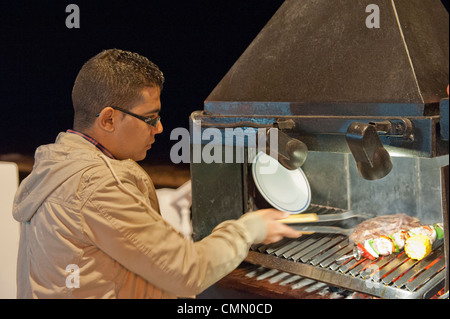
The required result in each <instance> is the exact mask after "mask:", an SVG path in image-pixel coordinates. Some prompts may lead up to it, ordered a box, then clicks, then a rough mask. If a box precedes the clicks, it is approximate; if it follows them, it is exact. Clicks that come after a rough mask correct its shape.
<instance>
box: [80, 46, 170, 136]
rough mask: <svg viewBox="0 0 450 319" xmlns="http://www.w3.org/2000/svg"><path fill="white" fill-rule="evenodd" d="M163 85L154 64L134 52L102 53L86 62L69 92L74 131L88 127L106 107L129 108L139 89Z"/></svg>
mask: <svg viewBox="0 0 450 319" xmlns="http://www.w3.org/2000/svg"><path fill="white" fill-rule="evenodd" d="M163 84H164V75H163V73H162V72H161V70H160V69H159V68H158V66H157V65H156V64H154V63H153V62H151V61H150V60H149V59H147V58H146V57H144V56H141V55H139V54H137V53H134V52H129V51H123V50H118V49H110V50H104V51H102V52H100V53H99V54H97V55H96V56H94V57H92V58H91V59H89V61H87V62H86V63H85V64H84V65H83V67H82V68H81V70H80V72H79V73H78V76H77V78H76V79H75V84H74V86H73V89H72V103H73V108H74V129H78V130H82V129H86V128H89V127H90V126H91V125H92V124H93V122H94V120H95V115H96V114H98V113H99V112H101V110H102V109H103V108H105V107H107V106H118V107H122V108H124V109H131V108H133V107H134V106H135V104H136V103H137V101H138V100H139V99H140V98H141V94H142V89H144V88H146V87H159V88H160V89H161V90H162V88H163Z"/></svg>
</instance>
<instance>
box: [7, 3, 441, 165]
mask: <svg viewBox="0 0 450 319" xmlns="http://www.w3.org/2000/svg"><path fill="white" fill-rule="evenodd" d="M299 1H300V0H299ZM443 1H444V2H445V3H446V6H447V7H448V2H449V1H448V0H443ZM70 3H75V4H77V5H78V7H79V9H80V28H79V29H68V28H67V27H66V24H65V20H66V17H67V16H68V15H69V13H66V7H67V5H69V4H70ZM282 3H283V0H133V1H123V0H120V1H119V0H109V1H106V0H91V1H86V0H83V1H82V0H72V1H62V0H53V1H49V0H45V1H41V0H34V1H20V0H2V1H1V2H0V43H1V51H0V74H1V75H0V108H1V109H0V110H1V114H0V137H1V140H0V154H5V153H13V152H14V153H22V154H27V155H32V154H33V153H34V151H35V148H36V147H37V146H39V145H41V144H47V143H52V142H53V141H54V140H55V137H56V135H57V134H58V132H60V131H65V130H66V129H68V128H71V126H72V116H73V111H72V103H71V90H72V85H73V82H74V79H75V77H76V75H77V73H78V71H79V69H80V68H81V66H82V65H83V63H84V62H86V61H87V60H88V59H89V58H91V57H92V56H94V55H95V54H97V53H98V52H100V51H101V50H103V49H109V48H119V49H124V50H130V51H135V52H138V53H140V54H142V55H144V56H146V57H148V58H149V59H150V60H152V61H153V62H155V63H156V64H157V65H158V66H159V67H160V68H161V70H162V71H163V72H164V75H165V77H166V83H165V86H164V90H163V93H162V97H161V101H162V103H163V111H162V114H161V115H162V120H163V125H164V133H163V134H161V135H159V136H158V137H157V142H156V144H154V145H153V147H152V150H151V151H150V152H149V154H148V156H147V158H148V159H150V158H156V159H158V160H162V161H168V160H169V151H170V148H171V146H172V145H173V144H175V143H176V141H170V138H169V136H170V132H171V131H172V130H173V129H174V128H176V127H185V128H188V126H189V121H188V119H189V115H190V114H191V113H192V112H193V111H195V110H201V109H203V102H204V100H205V99H206V98H207V97H208V95H209V93H210V92H211V91H212V90H213V89H214V87H215V86H216V85H217V84H218V83H219V81H220V80H221V79H222V77H223V76H224V75H225V73H226V72H227V71H228V70H229V69H230V68H231V66H232V65H233V63H234V62H235V61H236V60H237V59H238V58H239V56H240V55H241V54H242V53H243V52H244V50H245V49H246V48H247V46H248V45H249V44H250V43H251V42H252V40H253V39H254V38H255V37H256V35H257V34H258V33H259V31H260V30H261V29H262V28H263V27H264V25H265V24H266V23H267V22H268V21H269V19H270V18H271V17H272V16H273V14H274V13H275V12H276V10H277V9H278V8H279V7H280V5H281V4H282Z"/></svg>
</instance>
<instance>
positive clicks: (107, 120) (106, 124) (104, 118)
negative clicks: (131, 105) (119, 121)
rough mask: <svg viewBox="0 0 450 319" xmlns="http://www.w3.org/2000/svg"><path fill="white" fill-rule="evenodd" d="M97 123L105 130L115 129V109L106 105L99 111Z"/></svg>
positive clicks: (111, 130)
mask: <svg viewBox="0 0 450 319" xmlns="http://www.w3.org/2000/svg"><path fill="white" fill-rule="evenodd" d="M97 125H98V126H99V128H101V129H102V130H104V131H108V132H113V131H114V129H115V127H114V109H113V108H112V107H105V108H104V109H103V110H102V111H101V112H100V113H99V115H98V118H97Z"/></svg>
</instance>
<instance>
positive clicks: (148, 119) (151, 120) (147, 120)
mask: <svg viewBox="0 0 450 319" xmlns="http://www.w3.org/2000/svg"><path fill="white" fill-rule="evenodd" d="M111 108H113V109H114V110H117V111H120V112H123V113H125V114H128V115H131V116H133V117H135V118H137V119H139V120H141V121H144V122H145V123H147V124H148V125H150V126H153V127H156V126H157V125H158V123H159V122H160V121H161V116H158V117H156V118H151V117H145V116H142V115H138V114H135V113H133V112H130V111H128V110H125V109H123V108H121V107H118V106H111ZM99 115H100V113H98V114H97V115H95V116H96V117H98V116H99Z"/></svg>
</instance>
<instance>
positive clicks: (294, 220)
mask: <svg viewBox="0 0 450 319" xmlns="http://www.w3.org/2000/svg"><path fill="white" fill-rule="evenodd" d="M355 217H359V218H363V219H368V218H372V217H374V215H373V214H368V213H360V212H353V211H348V212H343V213H337V214H322V215H318V214H315V213H310V214H296V215H290V216H289V217H287V218H284V219H280V222H282V223H283V224H290V225H291V226H292V227H293V228H295V227H296V226H295V224H302V223H316V222H331V221H342V220H347V219H350V218H355ZM300 227H301V228H300V229H299V230H301V229H305V230H306V229H308V231H309V230H312V229H317V230H315V231H314V232H316V233H332V234H344V235H349V234H351V231H353V229H345V228H340V227H331V226H300Z"/></svg>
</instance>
